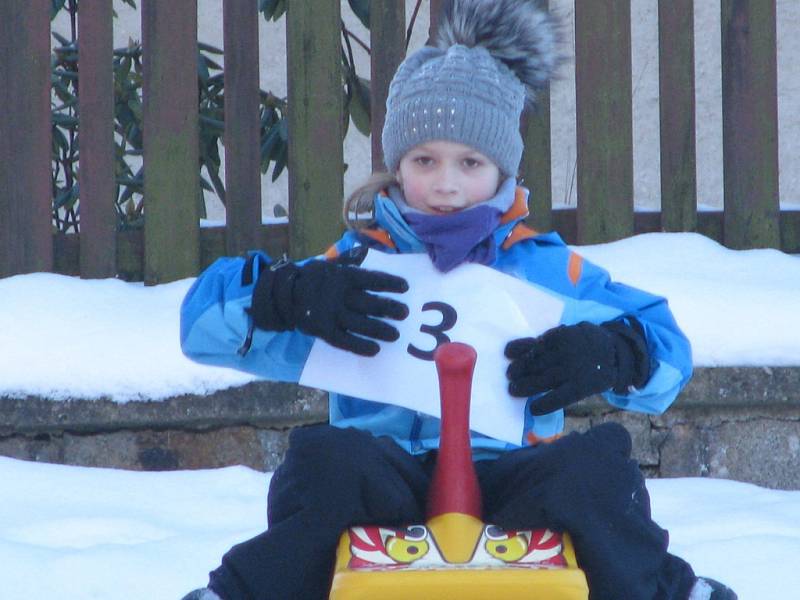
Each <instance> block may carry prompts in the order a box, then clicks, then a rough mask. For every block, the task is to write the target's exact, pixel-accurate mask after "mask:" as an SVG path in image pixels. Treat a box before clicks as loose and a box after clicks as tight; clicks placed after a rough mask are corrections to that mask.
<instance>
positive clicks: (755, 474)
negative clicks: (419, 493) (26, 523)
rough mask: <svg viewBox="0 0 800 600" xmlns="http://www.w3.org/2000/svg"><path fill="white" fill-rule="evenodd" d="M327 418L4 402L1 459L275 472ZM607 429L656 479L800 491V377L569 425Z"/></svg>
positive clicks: (250, 399)
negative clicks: (613, 426)
mask: <svg viewBox="0 0 800 600" xmlns="http://www.w3.org/2000/svg"><path fill="white" fill-rule="evenodd" d="M326 418H327V399H326V395H325V394H324V393H322V392H319V391H317V390H312V389H308V388H303V387H300V386H296V385H291V384H282V383H272V382H260V383H253V384H249V385H247V386H243V387H240V388H233V389H230V390H224V391H221V392H217V393H216V394H212V395H210V396H180V397H175V398H170V399H167V400H165V401H159V402H129V403H126V404H117V403H114V402H111V401H108V400H91V401H89V400H71V401H67V402H53V401H50V400H47V399H43V398H37V397H28V398H21V399H11V398H0V455H5V456H11V457H15V458H21V459H26V460H37V461H46V462H54V463H63V464H72V465H84V466H95V467H115V468H126V469H144V470H164V469H196V468H213V467H221V466H227V465H233V464H243V465H247V466H250V467H253V468H255V469H260V470H272V469H274V468H275V466H276V465H277V464H278V463H279V462H280V460H281V457H282V455H283V452H284V451H285V448H286V443H287V437H288V432H289V430H290V429H291V428H292V427H295V426H299V425H305V424H310V423H320V422H324V421H325V420H326ZM608 420H614V421H618V422H620V423H622V424H623V425H625V426H626V427H627V428H628V430H629V431H630V432H631V434H632V436H633V438H634V454H635V457H636V458H637V460H638V461H639V463H640V464H641V466H642V468H643V470H644V471H645V473H646V474H647V475H648V476H650V477H701V476H702V477H721V478H731V479H736V480H738V481H746V482H751V483H755V484H758V485H762V486H766V487H771V488H780V489H800V368H718V369H711V368H709V369H702V368H701V369H697V370H696V372H695V376H694V378H693V379H692V381H691V382H690V384H689V385H688V386H687V388H686V390H685V391H684V392H683V394H681V397H680V398H679V399H678V400H677V402H676V403H675V404H674V405H673V406H672V407H671V408H670V410H669V411H667V413H666V414H664V415H660V416H649V415H641V414H634V413H628V412H624V411H617V410H613V409H611V408H610V407H609V406H608V405H607V404H606V403H605V402H603V401H602V400H600V399H592V400H589V401H586V402H583V403H580V404H578V405H577V406H576V408H575V409H574V410H573V411H571V412H570V413H569V415H568V419H567V427H568V429H569V430H585V429H587V428H588V427H590V426H591V425H593V424H597V423H600V422H603V421H608Z"/></svg>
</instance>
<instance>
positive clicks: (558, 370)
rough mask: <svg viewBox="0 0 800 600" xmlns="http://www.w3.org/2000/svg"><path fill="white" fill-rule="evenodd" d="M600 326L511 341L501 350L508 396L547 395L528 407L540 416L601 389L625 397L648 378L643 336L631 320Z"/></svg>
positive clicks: (557, 330)
mask: <svg viewBox="0 0 800 600" xmlns="http://www.w3.org/2000/svg"><path fill="white" fill-rule="evenodd" d="M629 320H630V322H631V324H630V325H628V324H626V323H624V322H622V321H609V322H608V323H603V324H602V325H594V324H593V323H587V322H585V321H584V322H582V323H578V324H577V325H561V326H559V327H555V328H554V329H551V330H549V331H546V332H545V333H544V334H542V335H541V336H539V337H538V338H520V339H517V340H512V341H511V342H509V343H508V345H507V346H506V350H505V354H506V357H508V358H510V359H511V364H510V365H509V366H508V371H507V375H508V379H509V384H508V391H509V393H510V394H511V395H512V396H522V397H527V396H533V395H534V394H539V393H542V392H547V393H546V394H544V395H543V396H541V397H540V398H537V399H536V400H534V401H533V402H532V403H531V409H530V410H531V413H532V414H533V415H544V414H547V413H550V412H553V411H554V410H558V409H559V408H564V407H565V406H568V405H570V404H573V403H574V402H578V401H579V400H582V399H584V398H586V397H587V396H591V395H592V394H599V393H601V392H605V391H606V390H609V389H613V390H614V392H615V393H617V394H626V393H627V392H628V388H629V387H630V386H632V385H633V386H636V387H642V386H643V385H644V384H645V383H647V380H648V379H649V377H650V357H649V354H648V352H647V342H646V341H645V338H644V332H643V330H642V327H641V325H640V324H639V322H638V321H636V319H633V318H631V319H629Z"/></svg>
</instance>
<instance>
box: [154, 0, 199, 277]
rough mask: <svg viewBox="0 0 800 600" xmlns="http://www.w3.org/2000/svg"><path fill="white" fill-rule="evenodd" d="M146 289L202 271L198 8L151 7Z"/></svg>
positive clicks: (181, 2)
mask: <svg viewBox="0 0 800 600" xmlns="http://www.w3.org/2000/svg"><path fill="white" fill-rule="evenodd" d="M141 10H142V50H143V53H144V59H143V71H144V82H143V102H144V201H145V226H144V235H145V242H146V243H145V283H147V284H156V283H164V282H167V281H173V280H175V279H180V278H183V277H190V276H192V275H196V274H197V272H198V270H199V267H200V225H199V220H200V216H199V210H198V209H199V199H200V177H199V167H198V165H199V149H198V145H199V122H198V102H197V0H172V1H171V2H161V1H159V0H144V1H143V2H142V5H141Z"/></svg>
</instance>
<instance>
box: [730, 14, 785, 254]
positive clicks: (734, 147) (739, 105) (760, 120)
mask: <svg viewBox="0 0 800 600" xmlns="http://www.w3.org/2000/svg"><path fill="white" fill-rule="evenodd" d="M721 9H722V144H723V149H722V156H723V170H724V177H723V181H724V187H725V245H726V246H729V247H731V248H758V247H773V248H777V247H778V246H779V245H780V224H779V216H778V211H779V190H778V84H777V50H776V23H775V0H722V4H721Z"/></svg>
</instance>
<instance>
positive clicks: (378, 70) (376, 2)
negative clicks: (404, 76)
mask: <svg viewBox="0 0 800 600" xmlns="http://www.w3.org/2000/svg"><path fill="white" fill-rule="evenodd" d="M369 21H370V22H369V30H370V48H371V52H370V72H371V73H370V85H369V89H370V114H371V118H372V119H371V123H370V126H371V128H372V138H371V139H372V170H373V171H384V170H385V169H386V167H385V166H384V164H383V146H382V145H381V132H382V131H383V123H384V121H385V119H386V96H387V95H388V93H389V83H391V81H392V76H393V75H394V72H395V71H396V70H397V66H398V65H399V64H400V63H401V62H402V60H403V58H404V57H405V54H406V10H405V2H397V0H373V2H372V3H371V4H370V14H369Z"/></svg>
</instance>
